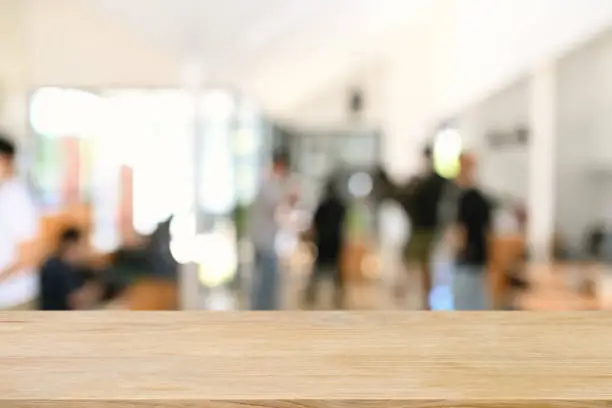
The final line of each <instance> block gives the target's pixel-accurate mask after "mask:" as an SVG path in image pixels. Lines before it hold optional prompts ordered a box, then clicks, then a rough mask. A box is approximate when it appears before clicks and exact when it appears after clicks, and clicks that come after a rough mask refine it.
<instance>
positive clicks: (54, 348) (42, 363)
mask: <svg viewBox="0 0 612 408" xmlns="http://www.w3.org/2000/svg"><path fill="white" fill-rule="evenodd" d="M610 323H611V322H610V318H609V316H606V315H604V314H601V313H557V314H550V313H546V314H545V313H542V314H538V313H503V312H502V313H495V312H484V313H480V314H476V313H472V314H469V313H404V312H402V313H304V312H297V313H282V312H273V313H262V312H259V313H258V312H255V313H246V312H243V313H190V312H180V313H171V314H168V313H104V312H102V313H95V312H94V313H78V312H74V313H36V312H34V313H27V312H26V313H17V312H13V313H10V312H9V313H0V339H2V347H0V406H1V407H2V408H34V407H54V408H55V407H62V408H77V407H78V408H89V407H96V408H107V407H112V408H128V407H130V408H136V407H137V408H147V407H157V408H160V407H164V408H199V407H204V408H245V407H248V408H252V407H273V408H318V407H325V408H327V407H329V408H352V407H357V408H378V407H385V408H400V407H423V408H435V407H448V408H450V407H483V408H484V407H491V408H494V407H516V408H518V407H521V408H523V407H525V408H527V407H529V408H531V407H533V408H536V407H537V408H541V407H545V408H549V407H550V408H552V407H568V408H581V407H609V406H610V404H611V402H612V347H610V345H609V339H610V338H612V324H610Z"/></svg>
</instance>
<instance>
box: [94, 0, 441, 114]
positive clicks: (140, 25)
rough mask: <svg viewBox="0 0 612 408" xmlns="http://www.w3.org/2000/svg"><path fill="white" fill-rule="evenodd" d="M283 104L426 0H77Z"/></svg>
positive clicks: (351, 63)
mask: <svg viewBox="0 0 612 408" xmlns="http://www.w3.org/2000/svg"><path fill="white" fill-rule="evenodd" d="M82 1H83V2H86V3H87V4H88V5H89V6H90V7H92V8H93V9H94V10H97V11H98V12H101V13H105V14H106V16H109V17H112V18H114V19H116V20H117V21H118V22H121V23H124V24H128V25H130V26H131V27H132V28H133V29H135V30H134V31H138V32H140V33H141V35H142V36H143V38H146V39H147V40H149V41H152V42H153V43H155V44H157V45H158V46H159V47H163V48H164V50H165V51H166V52H169V53H171V54H172V55H174V56H175V57H176V58H178V59H181V60H185V61H187V60H190V59H193V58H194V57H197V58H200V59H201V61H202V63H203V66H204V68H205V69H204V71H205V78H206V80H207V81H208V82H210V83H213V84H223V85H229V86H233V87H237V88H239V89H241V90H242V91H244V92H246V93H249V94H251V95H252V96H254V97H255V98H258V99H260V100H261V102H262V103H263V104H264V105H265V106H266V108H267V109H269V110H272V111H282V110H283V109H285V108H286V107H288V106H290V105H292V104H293V103H295V101H297V100H300V99H302V98H303V94H304V93H305V92H312V90H313V88H316V87H320V86H321V84H322V83H326V82H329V81H333V79H334V78H337V77H339V76H342V75H344V74H346V72H347V70H352V69H355V66H357V65H358V64H359V63H360V62H361V61H364V60H366V59H367V58H368V57H370V56H372V55H373V54H375V53H376V52H377V46H378V40H379V39H380V38H381V36H384V35H386V34H387V33H389V32H391V31H393V30H397V28H398V27H399V26H401V25H402V24H404V23H405V22H406V21H407V20H408V19H409V18H411V17H412V16H413V15H415V14H416V12H417V11H419V10H421V9H424V8H426V7H427V5H428V4H429V3H430V2H429V1H428V0H247V1H245V0H223V1H219V0H129V1H125V0H82Z"/></svg>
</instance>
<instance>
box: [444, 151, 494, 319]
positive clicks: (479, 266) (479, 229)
mask: <svg viewBox="0 0 612 408" xmlns="http://www.w3.org/2000/svg"><path fill="white" fill-rule="evenodd" d="M460 160H461V170H460V173H459V176H458V177H457V178H456V180H455V182H456V184H457V186H458V187H459V188H460V189H461V193H460V196H459V201H458V208H457V221H456V226H455V231H456V234H455V237H456V240H455V245H456V249H457V259H456V269H455V276H454V279H453V298H454V303H455V310H487V309H488V308H489V300H488V297H489V296H488V286H487V281H488V280H487V273H486V265H487V263H488V261H489V241H490V233H491V228H492V223H493V219H492V218H493V217H492V205H491V203H490V201H489V199H488V198H487V197H486V196H485V195H484V194H483V192H482V191H481V190H480V189H479V188H478V183H477V180H476V159H475V157H474V156H472V155H471V154H469V153H464V154H462V155H461V159H460Z"/></svg>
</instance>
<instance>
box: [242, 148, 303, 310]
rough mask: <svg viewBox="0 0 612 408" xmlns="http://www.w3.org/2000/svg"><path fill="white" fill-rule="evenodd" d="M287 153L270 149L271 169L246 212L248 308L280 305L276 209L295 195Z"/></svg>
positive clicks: (295, 198)
mask: <svg viewBox="0 0 612 408" xmlns="http://www.w3.org/2000/svg"><path fill="white" fill-rule="evenodd" d="M289 166H290V157H289V153H288V152H286V151H284V150H279V151H276V152H274V154H273V160H272V170H271V172H270V175H269V177H267V178H266V180H264V182H263V183H262V185H261V187H260V189H259V192H258V194H257V197H256V198H255V201H254V203H253V207H252V212H251V214H250V218H251V225H250V234H251V239H252V242H253V245H254V249H255V265H254V266H255V270H254V274H253V282H252V292H251V308H252V309H253V310H277V309H278V308H279V307H280V297H281V293H280V291H281V284H280V274H279V265H278V255H277V248H276V240H277V236H278V233H279V231H280V221H279V210H280V209H282V207H283V205H288V206H291V207H292V206H293V205H295V203H296V201H297V195H296V194H293V193H292V192H291V191H290V186H289V169H290V167H289Z"/></svg>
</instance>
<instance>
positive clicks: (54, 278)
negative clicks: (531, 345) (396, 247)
mask: <svg viewBox="0 0 612 408" xmlns="http://www.w3.org/2000/svg"><path fill="white" fill-rule="evenodd" d="M16 153H17V152H16V148H15V145H14V144H13V143H12V142H11V141H10V139H9V138H7V137H0V309H20V310H24V309H43V310H73V309H88V308H91V307H93V305H94V304H95V303H96V302H99V301H100V299H102V298H104V297H105V296H108V294H107V292H108V290H107V289H108V288H107V287H105V285H104V284H102V283H101V282H102V281H101V280H100V279H95V278H94V279H91V276H92V275H91V274H90V275H89V276H90V279H86V278H84V276H86V274H85V275H84V274H83V273H82V270H83V263H84V260H85V254H86V250H85V249H84V247H85V244H86V242H87V240H86V236H85V235H86V234H85V233H84V231H81V230H79V229H78V228H74V227H69V228H67V229H66V230H64V231H63V232H62V233H61V237H60V238H59V243H58V246H57V248H56V250H55V251H54V252H53V253H52V254H51V256H49V257H48V259H46V260H45V261H44V262H43V264H42V267H40V270H38V271H37V270H36V269H37V266H39V265H33V264H32V263H29V262H28V261H27V258H28V256H27V251H28V249H27V243H29V242H32V240H33V239H34V238H35V236H36V234H37V233H38V224H39V214H38V211H37V208H36V205H35V204H34V200H33V197H32V194H31V192H30V191H29V189H28V186H27V184H26V183H25V182H23V181H22V180H21V179H20V178H19V177H17V174H16V164H15V158H16ZM424 159H425V167H424V169H423V171H422V172H421V173H420V174H419V175H417V176H415V177H414V178H412V179H411V180H410V181H409V182H408V183H406V184H403V185H400V184H396V183H393V182H392V181H391V179H390V178H389V177H388V176H387V174H386V173H385V172H384V171H382V170H381V171H380V173H379V174H378V177H376V180H375V189H374V192H373V195H374V196H375V198H376V200H375V201H376V202H377V203H380V202H381V201H382V200H385V199H392V200H395V201H397V202H398V203H399V204H401V206H402V207H403V209H404V210H405V212H406V214H407V216H408V218H409V220H410V234H409V239H408V241H407V243H406V246H405V250H404V260H405V262H406V266H407V269H408V271H410V272H413V271H419V272H420V281H421V283H422V293H423V304H422V308H423V309H424V310H428V309H431V304H430V302H429V293H430V292H431V289H432V283H431V282H432V272H431V270H430V269H431V268H430V264H431V261H432V253H433V250H434V248H435V247H436V246H437V244H438V243H439V242H440V240H443V239H446V240H447V242H448V243H450V245H451V246H452V248H453V249H454V252H455V261H456V268H455V270H454V279H453V281H454V283H453V288H454V289H453V295H454V296H453V297H454V308H455V309H458V310H482V309H487V308H488V307H489V302H488V300H487V292H488V291H487V288H486V272H485V265H486V264H487V262H488V260H489V254H488V251H489V250H488V248H489V244H488V240H489V235H490V231H491V228H492V205H491V202H490V201H489V200H488V198H487V197H486V195H485V194H484V193H483V192H482V191H481V189H480V188H479V186H478V183H477V178H476V161H475V158H474V156H472V155H470V154H469V153H464V154H463V155H461V160H460V162H461V163H460V171H459V174H458V176H457V177H456V178H455V179H454V180H448V179H446V178H443V177H442V176H440V175H439V174H438V173H437V172H436V171H435V168H434V161H433V152H432V149H431V148H429V147H428V148H426V149H425V152H424ZM297 202H298V192H297V189H296V188H295V184H294V183H293V182H292V180H291V177H290V155H289V154H288V152H286V151H284V150H279V151H277V152H275V153H274V157H273V164H272V168H271V172H270V174H269V175H268V177H267V178H266V179H265V180H264V182H263V183H262V185H261V188H260V190H259V192H258V195H257V197H256V199H255V201H254V203H253V206H252V208H251V210H250V215H249V217H248V218H249V220H250V228H249V230H250V235H251V236H250V238H251V241H252V243H253V245H254V249H255V251H254V252H255V257H254V259H255V262H254V274H253V280H252V286H251V295H250V301H251V308H252V309H254V310H278V309H280V308H281V293H282V286H281V275H280V270H279V259H278V251H277V249H278V246H277V239H278V236H279V232H280V230H281V228H282V227H281V225H282V221H281V219H280V218H281V217H280V215H279V214H281V213H282V210H283V209H284V210H285V213H287V212H290V211H291V209H293V208H294V207H295V205H296V203H297ZM346 219H347V203H346V202H345V201H344V200H343V199H342V198H341V195H340V193H339V191H338V183H337V180H335V179H333V177H332V178H330V180H329V181H328V182H327V184H326V186H325V187H324V191H323V194H322V198H321V199H320V201H319V203H318V206H317V208H316V210H315V211H314V214H313V217H312V222H311V225H310V228H309V229H308V232H307V234H306V235H307V237H308V239H309V240H311V241H312V242H313V243H314V246H315V247H316V257H315V263H314V268H313V272H312V273H311V275H310V278H309V281H308V283H307V285H306V288H305V290H304V295H303V302H304V304H305V306H306V307H313V306H314V305H315V304H316V302H317V293H318V287H319V286H320V285H319V284H320V282H321V281H323V280H324V279H326V278H329V279H330V280H332V282H333V283H334V296H333V302H334V306H335V307H336V308H343V307H344V306H345V284H344V279H343V274H342V271H341V267H340V260H341V253H342V251H343V249H344V241H345V237H344V235H345V230H346V229H345V221H346ZM169 223H170V220H168V221H167V222H165V223H161V224H160V227H159V228H158V230H157V231H156V232H155V233H154V234H153V235H152V236H151V237H149V238H148V241H147V242H148V248H150V249H149V252H148V253H145V254H144V255H143V256H142V258H143V259H148V264H147V265H146V266H143V269H150V270H151V271H150V272H151V273H153V272H155V271H158V270H159V271H161V272H160V274H162V275H164V274H166V275H168V274H170V275H173V274H176V273H177V272H178V271H177V269H178V264H177V263H176V261H174V259H173V258H172V255H171V254H170V252H169V241H170V236H169ZM30 251H32V249H30ZM124 252H125V251H123V252H122V251H120V253H119V255H120V256H119V257H118V258H119V259H124V258H126V256H123V257H121V255H122V254H123V253H124ZM128 252H129V251H128ZM145 252H146V251H145ZM24 253H26V255H24ZM123 255H125V254H123ZM128 255H129V254H128ZM127 258H129V256H127ZM127 258H126V259H127ZM79 271H81V272H79ZM168 271H170V272H168ZM94 275H95V274H94ZM405 289H406V287H405V285H402V284H401V283H399V282H398V284H397V288H396V295H397V296H398V297H401V296H405Z"/></svg>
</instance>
